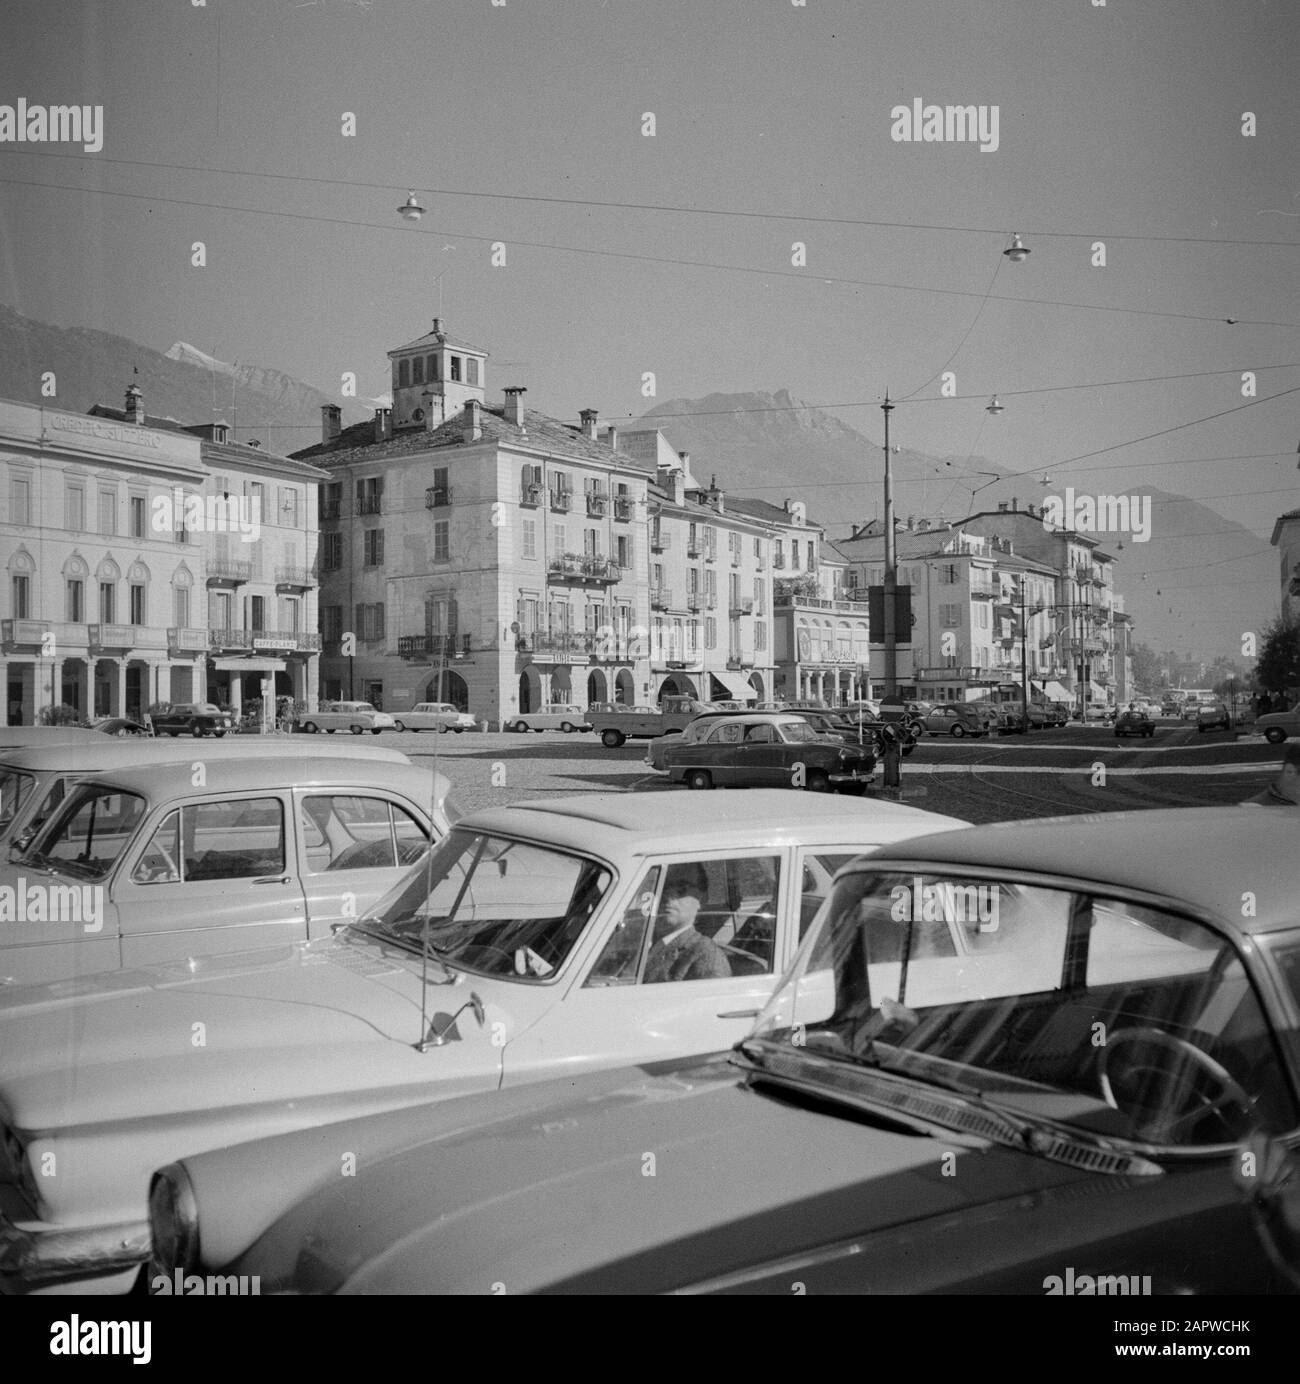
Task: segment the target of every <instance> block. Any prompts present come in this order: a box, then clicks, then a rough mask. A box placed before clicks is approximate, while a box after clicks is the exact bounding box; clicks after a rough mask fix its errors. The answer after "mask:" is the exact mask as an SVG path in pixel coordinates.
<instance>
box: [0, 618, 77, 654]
mask: <svg viewBox="0 0 1300 1384" xmlns="http://www.w3.org/2000/svg"><path fill="white" fill-rule="evenodd" d="M0 634H2V635H3V637H4V642H5V647H6V648H14V649H23V650H28V651H30V652H32V653H35V654H37V655H38V656H40V657H44V658H57V657H60V652H56V651H62V650H66V649H68V648H85V646H86V642H87V634H86V626H85V625H84V624H82V623H81V622H80V621H69V620H4V621H0Z"/></svg>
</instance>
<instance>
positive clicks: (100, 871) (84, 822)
mask: <svg viewBox="0 0 1300 1384" xmlns="http://www.w3.org/2000/svg"><path fill="white" fill-rule="evenodd" d="M144 808H145V804H144V799H143V798H141V797H140V796H139V795H138V794H135V793H119V792H116V791H114V790H113V789H111V788H107V787H100V786H96V785H83V786H82V787H81V788H80V789H78V790H77V791H75V792H74V793H72V794H71V796H70V797H69V798H68V800H67V802H66V803H65V804H64V806H63V807H62V809H61V810H60V811H59V812H58V813H57V814H56V815H55V816H54V817H53V818H52V819H51V820H50V822H49V823H48V824H47V825H46V828H45V829H44V830H43V831H42V832H41V834H40V835H39V836H38V837H37V838H36V839H35V840H34V841H33V842H32V845H31V847H30V850H29V854H30V856H31V858H32V860H33V861H34V862H37V863H49V864H50V865H52V866H53V867H54V868H55V869H57V870H59V871H62V872H65V873H67V874H70V875H75V876H76V877H78V878H84V879H92V880H95V879H103V878H105V876H107V874H108V873H109V871H110V870H111V869H112V868H113V866H114V865H115V864H116V863H117V860H118V857H119V856H120V855H121V853H122V851H123V850H124V849H125V848H126V845H127V843H128V842H129V841H130V839H131V837H132V835H133V833H134V832H135V829H136V826H137V824H138V823H139V821H140V818H141V817H143V816H144ZM24 858H25V857H24Z"/></svg>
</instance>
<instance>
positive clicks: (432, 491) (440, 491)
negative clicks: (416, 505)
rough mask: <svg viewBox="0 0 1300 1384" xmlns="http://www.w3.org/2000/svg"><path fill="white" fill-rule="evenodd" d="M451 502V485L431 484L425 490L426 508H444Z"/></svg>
mask: <svg viewBox="0 0 1300 1384" xmlns="http://www.w3.org/2000/svg"><path fill="white" fill-rule="evenodd" d="M449 504H451V486H449V485H431V486H430V487H429V488H428V489H427V490H426V491H425V492H424V507H425V509H442V507H443V506H444V505H449Z"/></svg>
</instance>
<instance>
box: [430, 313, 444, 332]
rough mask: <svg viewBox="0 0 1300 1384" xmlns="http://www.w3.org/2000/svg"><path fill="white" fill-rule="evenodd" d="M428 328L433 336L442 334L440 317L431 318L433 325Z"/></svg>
mask: <svg viewBox="0 0 1300 1384" xmlns="http://www.w3.org/2000/svg"><path fill="white" fill-rule="evenodd" d="M430 330H431V331H432V332H433V334H434V336H441V335H442V334H443V332H442V318H441V317H435V318H434V319H433V326H432V327H431V328H430Z"/></svg>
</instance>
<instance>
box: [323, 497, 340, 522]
mask: <svg viewBox="0 0 1300 1384" xmlns="http://www.w3.org/2000/svg"><path fill="white" fill-rule="evenodd" d="M320 517H321V518H322V519H337V518H338V517H339V501H338V500H322V501H321V502H320Z"/></svg>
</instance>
